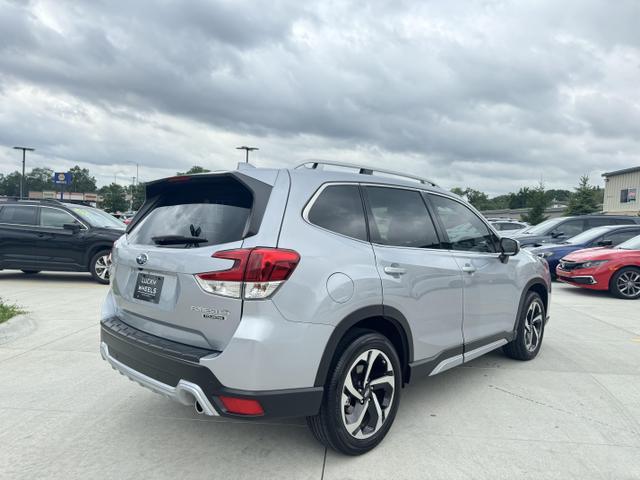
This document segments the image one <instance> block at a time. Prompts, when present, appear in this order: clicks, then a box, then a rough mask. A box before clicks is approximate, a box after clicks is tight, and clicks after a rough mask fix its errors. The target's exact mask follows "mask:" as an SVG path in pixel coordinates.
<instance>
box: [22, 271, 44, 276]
mask: <svg viewBox="0 0 640 480" xmlns="http://www.w3.org/2000/svg"><path fill="white" fill-rule="evenodd" d="M22 273H24V274H25V275H35V274H36V273H40V270H22Z"/></svg>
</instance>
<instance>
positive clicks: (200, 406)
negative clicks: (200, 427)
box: [194, 400, 204, 415]
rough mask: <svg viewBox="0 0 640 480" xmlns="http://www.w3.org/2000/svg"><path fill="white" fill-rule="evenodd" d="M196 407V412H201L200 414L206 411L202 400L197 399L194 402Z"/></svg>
mask: <svg viewBox="0 0 640 480" xmlns="http://www.w3.org/2000/svg"><path fill="white" fill-rule="evenodd" d="M194 407H195V409H196V412H197V413H199V414H200V415H202V414H203V413H204V408H202V405H200V402H198V401H197V400H196V403H195V404H194Z"/></svg>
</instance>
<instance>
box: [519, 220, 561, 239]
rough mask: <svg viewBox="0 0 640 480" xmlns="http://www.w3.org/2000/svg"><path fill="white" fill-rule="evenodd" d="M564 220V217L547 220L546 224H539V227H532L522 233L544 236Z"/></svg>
mask: <svg viewBox="0 0 640 480" xmlns="http://www.w3.org/2000/svg"><path fill="white" fill-rule="evenodd" d="M563 220H564V218H562V217H559V218H550V219H549V220H545V221H544V222H542V223H539V224H538V225H534V226H532V227H529V228H526V229H524V230H522V232H521V233H528V234H530V235H544V234H545V233H546V232H547V231H549V230H550V229H552V228H553V227H555V226H556V225H557V224H559V223H560V222H561V221H563Z"/></svg>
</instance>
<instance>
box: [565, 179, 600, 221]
mask: <svg viewBox="0 0 640 480" xmlns="http://www.w3.org/2000/svg"><path fill="white" fill-rule="evenodd" d="M575 190H576V191H575V192H573V193H572V194H571V199H570V200H569V207H567V212H566V213H567V215H586V214H587V213H593V212H597V211H599V210H600V207H599V202H598V195H599V194H600V192H599V190H598V189H596V187H594V186H592V185H589V175H582V176H581V177H580V182H579V184H578V187H577V188H576V189H575Z"/></svg>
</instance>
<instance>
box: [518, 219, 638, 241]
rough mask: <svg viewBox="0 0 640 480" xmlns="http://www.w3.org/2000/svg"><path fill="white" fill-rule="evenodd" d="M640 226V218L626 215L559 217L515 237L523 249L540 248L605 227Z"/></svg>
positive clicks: (521, 232)
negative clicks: (549, 243)
mask: <svg viewBox="0 0 640 480" xmlns="http://www.w3.org/2000/svg"><path fill="white" fill-rule="evenodd" d="M634 224H640V217H631V216H625V215H582V216H577V217H557V218H550V219H548V220H545V221H544V222H542V223H539V224H538V225H534V226H532V227H529V228H526V229H525V230H522V231H520V232H518V233H516V234H514V235H513V238H515V239H517V240H518V241H519V242H520V245H521V246H523V247H539V246H541V245H542V244H544V243H547V242H553V243H558V242H560V241H564V240H569V239H570V238H571V237H575V236H576V235H578V234H579V233H582V232H584V231H586V230H589V229H591V228H595V227H603V226H605V225H634Z"/></svg>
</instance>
